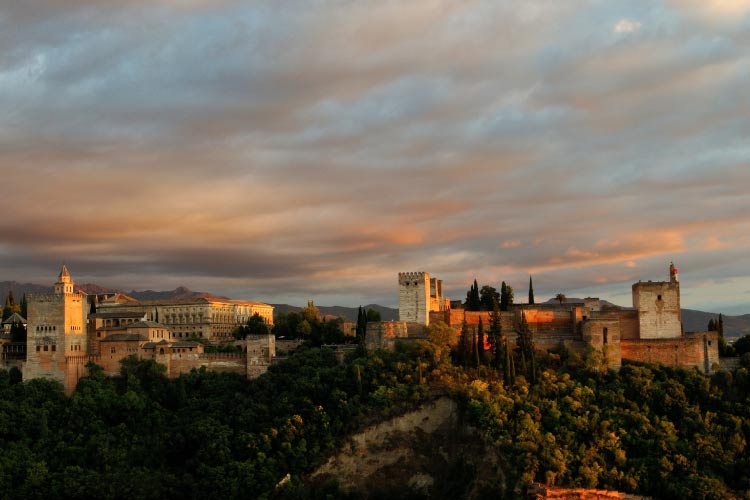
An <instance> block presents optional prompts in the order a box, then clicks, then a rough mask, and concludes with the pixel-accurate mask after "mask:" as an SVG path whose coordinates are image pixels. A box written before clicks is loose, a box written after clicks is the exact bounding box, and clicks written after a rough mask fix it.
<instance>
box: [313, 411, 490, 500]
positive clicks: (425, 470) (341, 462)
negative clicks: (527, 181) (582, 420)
mask: <svg viewBox="0 0 750 500" xmlns="http://www.w3.org/2000/svg"><path fill="white" fill-rule="evenodd" d="M309 480H310V481H312V482H321V483H322V482H325V481H328V480H335V481H336V482H337V483H338V484H339V487H340V488H341V489H342V490H343V491H345V492H349V493H356V494H357V496H361V497H364V498H437V499H441V498H445V499H455V498H487V494H488V493H490V492H493V491H494V492H495V495H494V496H497V493H499V492H500V491H501V490H502V488H503V483H504V474H503V471H502V468H501V458H500V457H499V456H498V454H497V452H496V451H495V449H494V447H491V446H486V445H485V444H484V443H483V441H482V439H481V438H480V437H478V436H477V434H476V433H475V432H474V431H473V430H472V429H471V428H469V427H468V426H465V425H461V423H460V421H459V415H458V413H457V407H456V404H455V403H454V402H453V401H452V400H451V399H450V398H447V397H442V398H439V399H437V400H435V401H433V402H432V403H430V404H426V405H423V406H422V407H420V408H419V409H417V410H415V411H413V412H410V413H407V414H405V415H402V416H400V417H396V418H393V419H391V420H388V421H386V422H383V423H380V424H378V425H374V426H372V427H369V428H367V429H365V430H363V431H362V432H360V433H359V434H356V435H354V436H352V437H351V439H350V441H349V444H348V445H346V446H345V447H344V448H343V449H341V450H340V451H339V453H337V454H336V455H334V456H333V457H331V458H330V459H329V461H328V462H327V463H326V464H324V465H323V466H321V467H320V468H319V469H318V470H316V471H315V472H313V473H312V474H311V476H310V478H309ZM490 496H493V495H491V493H490Z"/></svg>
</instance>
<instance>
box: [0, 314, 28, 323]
mask: <svg viewBox="0 0 750 500" xmlns="http://www.w3.org/2000/svg"><path fill="white" fill-rule="evenodd" d="M13 323H23V324H24V325H25V324H26V318H24V317H23V316H21V315H20V314H18V313H13V314H11V315H10V316H8V319H6V320H5V321H3V323H2V324H3V325H12V324H13Z"/></svg>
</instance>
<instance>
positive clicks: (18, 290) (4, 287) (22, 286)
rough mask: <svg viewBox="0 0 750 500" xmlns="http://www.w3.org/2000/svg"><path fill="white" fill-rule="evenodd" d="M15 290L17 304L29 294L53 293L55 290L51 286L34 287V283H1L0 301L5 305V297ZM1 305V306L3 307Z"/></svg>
mask: <svg viewBox="0 0 750 500" xmlns="http://www.w3.org/2000/svg"><path fill="white" fill-rule="evenodd" d="M11 290H13V297H14V298H15V299H16V302H21V297H23V295H24V294H29V293H51V292H52V291H53V290H54V288H53V287H51V286H43V285H34V284H32V283H19V282H17V281H0V300H2V304H5V297H7V296H8V292H10V291H11ZM2 304H0V305H2Z"/></svg>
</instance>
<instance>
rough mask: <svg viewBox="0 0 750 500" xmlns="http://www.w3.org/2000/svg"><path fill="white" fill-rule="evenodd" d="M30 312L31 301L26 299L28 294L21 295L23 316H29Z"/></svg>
mask: <svg viewBox="0 0 750 500" xmlns="http://www.w3.org/2000/svg"><path fill="white" fill-rule="evenodd" d="M28 314H29V303H28V301H27V300H26V294H25V293H24V294H23V295H22V296H21V316H23V317H24V318H26V317H28Z"/></svg>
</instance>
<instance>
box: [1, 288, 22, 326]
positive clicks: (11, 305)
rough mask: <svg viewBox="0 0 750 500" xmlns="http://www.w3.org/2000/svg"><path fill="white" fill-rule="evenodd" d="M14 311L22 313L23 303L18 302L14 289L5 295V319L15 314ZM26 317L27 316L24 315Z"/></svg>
mask: <svg viewBox="0 0 750 500" xmlns="http://www.w3.org/2000/svg"><path fill="white" fill-rule="evenodd" d="M13 313H19V314H20V313H21V305H20V304H16V300H15V298H14V297H13V290H9V291H8V296H7V297H5V307H3V321H5V320H6V319H8V318H10V317H11V316H13ZM24 317H25V316H24Z"/></svg>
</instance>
